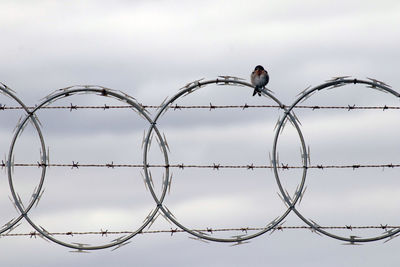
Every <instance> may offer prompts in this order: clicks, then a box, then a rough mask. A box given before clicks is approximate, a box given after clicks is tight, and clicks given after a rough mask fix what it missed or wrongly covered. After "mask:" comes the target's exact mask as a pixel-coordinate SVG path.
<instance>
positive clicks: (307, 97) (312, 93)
mask: <svg viewBox="0 0 400 267" xmlns="http://www.w3.org/2000/svg"><path fill="white" fill-rule="evenodd" d="M315 92H316V91H313V92H311V93H309V94H308V95H306V96H305V97H304V98H303V99H302V100H301V101H300V103H303V102H304V101H306V100H307V99H309V98H310V97H311V96H312V95H314V94H315ZM305 94H307V92H305V93H304V95H305Z"/></svg>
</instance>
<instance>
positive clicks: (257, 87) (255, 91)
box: [253, 86, 261, 96]
mask: <svg viewBox="0 0 400 267" xmlns="http://www.w3.org/2000/svg"><path fill="white" fill-rule="evenodd" d="M256 94H258V95H259V96H261V88H260V87H259V86H256V87H254V91H253V96H255V95H256Z"/></svg>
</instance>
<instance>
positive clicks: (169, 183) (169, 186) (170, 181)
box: [168, 172, 173, 194]
mask: <svg viewBox="0 0 400 267" xmlns="http://www.w3.org/2000/svg"><path fill="white" fill-rule="evenodd" d="M172 175H173V174H172V172H171V176H170V178H169V181H168V194H170V192H171V184H172Z"/></svg>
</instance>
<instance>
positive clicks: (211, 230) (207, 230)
mask: <svg viewBox="0 0 400 267" xmlns="http://www.w3.org/2000/svg"><path fill="white" fill-rule="evenodd" d="M318 228H319V229H330V230H348V231H352V230H360V229H380V230H388V229H400V226H398V225H365V226H353V225H345V226H318ZM265 229H267V228H265V227H239V228H211V227H207V228H203V229H192V230H193V231H196V232H205V233H210V234H212V233H214V232H237V231H241V232H248V231H249V232H250V231H262V230H265ZM273 229H274V230H281V231H283V230H313V227H310V226H307V225H302V226H285V225H281V226H277V227H274V228H273ZM185 232H186V231H185V230H182V229H178V228H175V229H172V228H171V229H163V230H143V231H142V232H140V234H161V233H169V234H171V235H173V234H175V233H185ZM132 233H134V232H133V231H127V230H125V231H109V230H104V231H103V230H100V231H86V232H75V231H69V232H51V233H49V235H52V236H57V235H58V236H74V235H101V236H102V237H106V236H107V235H122V234H132ZM17 236H27V237H36V236H40V233H38V232H35V231H33V232H30V233H6V234H0V237H17Z"/></svg>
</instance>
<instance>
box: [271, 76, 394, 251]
mask: <svg viewBox="0 0 400 267" xmlns="http://www.w3.org/2000/svg"><path fill="white" fill-rule="evenodd" d="M346 78H347V77H338V78H336V79H333V80H331V81H327V82H326V83H323V84H321V85H318V86H316V87H313V88H310V89H308V90H305V91H303V92H302V93H301V95H300V96H299V97H298V98H297V99H296V100H295V101H294V103H293V104H292V105H291V106H290V107H289V108H288V109H287V110H286V111H285V115H284V117H283V118H282V120H281V123H280V124H279V126H278V128H277V130H276V132H275V139H274V145H273V152H272V153H273V160H274V166H273V167H274V173H275V178H276V181H277V184H278V187H279V190H280V192H281V194H282V196H283V199H284V200H285V202H286V204H287V205H288V206H289V207H291V208H292V210H293V212H294V213H295V214H296V215H297V216H298V217H299V218H300V219H301V220H303V221H304V222H305V223H306V224H307V225H308V226H310V227H311V228H312V229H313V230H314V231H316V232H317V233H321V234H324V235H326V236H328V237H331V238H335V239H338V240H342V241H346V242H350V244H354V243H359V242H371V241H377V240H381V239H384V238H388V237H391V236H394V235H396V234H398V233H399V232H400V228H399V229H396V230H394V229H393V230H390V231H385V233H384V234H382V235H379V236H376V237H369V238H362V237H357V236H350V237H344V236H339V235H335V234H332V233H330V232H328V231H326V230H324V229H322V228H321V227H320V226H319V225H318V224H317V223H315V222H314V221H313V220H311V219H307V218H306V217H304V216H303V215H302V214H301V213H300V212H299V211H298V210H297V209H296V207H295V204H296V200H297V198H296V199H294V200H291V198H290V196H289V195H288V194H287V192H286V190H285V189H284V188H283V186H282V184H281V181H280V178H279V174H278V167H279V166H277V165H276V164H275V160H276V158H277V149H276V147H277V141H278V137H279V133H280V131H281V130H282V127H283V124H284V121H285V120H286V118H287V116H290V112H291V111H292V110H293V109H294V108H295V107H296V105H297V104H298V103H300V102H302V101H304V100H306V99H308V98H309V97H311V95H313V94H314V93H315V92H317V91H321V90H324V89H334V88H337V87H341V86H344V85H348V84H364V85H367V86H368V87H370V88H372V89H375V90H378V91H382V92H385V93H389V94H391V95H393V96H395V97H400V94H399V93H397V92H396V91H394V90H393V89H391V88H389V86H388V85H386V84H384V83H383V82H378V81H376V80H372V81H366V80H358V79H346ZM303 168H304V169H306V168H307V166H306V165H304V166H303Z"/></svg>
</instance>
